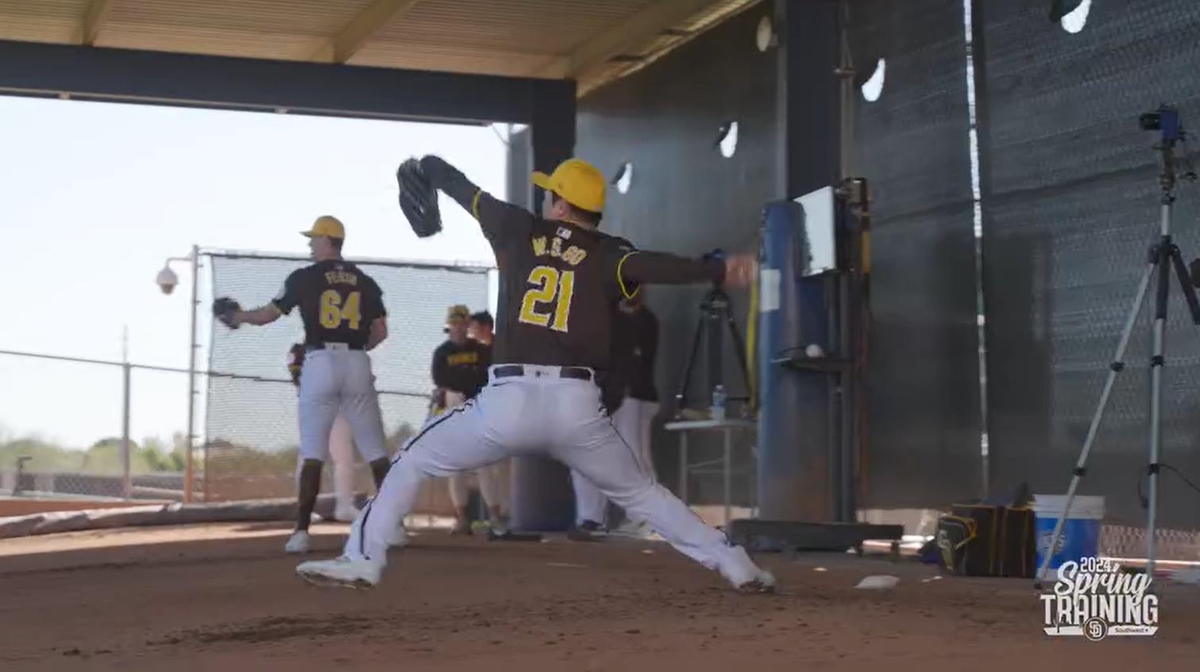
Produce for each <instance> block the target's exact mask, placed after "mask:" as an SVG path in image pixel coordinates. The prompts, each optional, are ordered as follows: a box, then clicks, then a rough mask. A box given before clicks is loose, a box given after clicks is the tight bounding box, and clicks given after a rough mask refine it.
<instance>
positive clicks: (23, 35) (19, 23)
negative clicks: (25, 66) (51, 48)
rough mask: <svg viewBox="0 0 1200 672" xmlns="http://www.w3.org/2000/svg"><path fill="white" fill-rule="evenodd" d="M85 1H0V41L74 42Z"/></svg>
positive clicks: (80, 32)
mask: <svg viewBox="0 0 1200 672" xmlns="http://www.w3.org/2000/svg"><path fill="white" fill-rule="evenodd" d="M86 8H87V0H40V1H39V2H30V1H29V0H0V40H25V41H29V42H55V43H68V44H69V43H78V42H79V41H80V40H81V38H82V36H83V14H84V11H85V10H86Z"/></svg>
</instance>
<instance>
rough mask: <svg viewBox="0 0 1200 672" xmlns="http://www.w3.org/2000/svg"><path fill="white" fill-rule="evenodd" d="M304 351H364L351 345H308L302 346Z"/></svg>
mask: <svg viewBox="0 0 1200 672" xmlns="http://www.w3.org/2000/svg"><path fill="white" fill-rule="evenodd" d="M304 349H305V350H307V351H309V352H312V351H313V350H364V349H365V348H364V347H363V346H361V345H354V344H351V343H309V344H308V345H305V346H304Z"/></svg>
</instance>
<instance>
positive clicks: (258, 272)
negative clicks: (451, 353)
mask: <svg viewBox="0 0 1200 672" xmlns="http://www.w3.org/2000/svg"><path fill="white" fill-rule="evenodd" d="M203 254H204V255H207V256H208V259H209V261H208V264H209V269H210V277H211V279H212V296H229V297H233V298H235V299H237V300H238V301H239V302H240V303H241V304H242V305H243V306H247V307H252V306H260V305H263V304H266V303H267V302H269V301H270V300H271V299H272V298H274V297H275V296H276V295H277V294H278V293H279V291H280V289H281V287H282V286H283V282H284V279H285V278H286V277H287V276H288V274H289V273H291V272H292V271H294V270H296V269H298V268H301V267H303V266H305V265H307V264H309V263H311V261H310V260H309V259H308V258H306V257H299V256H289V255H268V254H259V253H240V252H214V251H209V252H205V253H203ZM351 261H353V262H354V263H355V264H357V265H358V266H359V268H361V269H362V270H363V271H364V272H366V273H367V274H369V275H370V276H371V277H372V278H374V279H375V281H376V282H377V283H378V284H379V286H380V288H382V290H383V301H384V305H385V306H386V308H387V310H388V316H389V317H388V331H389V336H388V339H387V340H386V341H384V342H383V343H382V344H381V345H380V346H379V347H377V348H376V349H375V350H372V351H371V354H370V356H371V362H372V368H373V372H374V374H375V386H376V389H377V390H379V403H380V410H381V411H382V414H383V421H384V429H385V432H386V434H387V436H388V448H389V450H391V451H395V450H396V449H397V448H398V447H399V445H400V444H401V443H402V442H403V440H404V439H405V438H407V437H408V436H409V435H411V434H412V433H414V432H415V431H416V429H417V428H419V427H420V426H421V424H422V423H423V422H424V419H425V415H426V412H427V409H428V399H429V394H430V392H431V391H432V389H433V381H432V378H431V374H430V358H431V356H432V354H433V350H434V349H435V348H436V347H437V346H438V345H439V344H440V343H441V342H442V341H443V340H445V334H444V333H443V325H444V323H445V316H446V309H447V308H448V307H449V306H450V305H453V304H465V305H467V306H468V307H470V308H471V310H473V311H474V310H483V309H485V308H486V307H487V306H488V300H489V283H490V272H491V269H490V268H488V267H484V266H478V265H467V264H431V263H430V264H427V263H421V262H409V261H384V260H351ZM303 340H304V331H303V325H302V323H301V320H300V316H299V313H298V311H294V312H293V313H292V314H291V315H289V316H285V317H283V318H281V319H280V320H279V321H277V322H275V323H273V324H271V325H269V326H267V327H264V328H242V329H236V330H230V329H225V328H224V327H222V326H221V325H219V324H214V326H213V329H212V334H211V338H210V347H209V369H210V371H211V372H212V374H211V375H209V376H208V382H207V390H206V392H207V396H206V403H205V408H206V411H205V419H204V434H203V436H204V440H203V466H202V468H201V470H202V472H203V475H204V476H203V481H202V486H201V487H202V492H203V499H204V501H232V500H245V499H259V498H266V497H290V496H292V495H293V494H294V493H295V473H296V465H297V449H298V445H299V428H298V420H297V390H296V387H295V385H293V384H292V381H291V377H290V376H289V374H288V371H287V352H288V349H289V348H290V347H291V346H292V345H293V344H295V343H300V342H302V341H303ZM356 464H357V467H356V486H357V487H356V489H357V491H358V492H371V491H372V490H373V487H372V485H371V481H370V474H369V470H368V469H367V468H366V466H365V465H364V464H362V461H361V458H358V457H356ZM326 469H327V472H329V471H331V470H332V465H331V464H330V463H328V462H327V463H326ZM331 483H332V476H331V474H329V473H327V474H326V478H323V479H322V489H323V491H329V489H330V484H331ZM439 483H440V480H437V481H432V482H431V485H429V486H427V488H426V492H424V493H423V494H422V497H421V499H420V502H419V505H418V512H421V513H427V512H439V513H440V512H449V511H450V510H451V509H450V508H449V506H448V505H447V503H446V502H444V501H443V500H444V499H445V497H444V493H445V490H446V488H445V486H444V485H440V486H439V485H438V484H439Z"/></svg>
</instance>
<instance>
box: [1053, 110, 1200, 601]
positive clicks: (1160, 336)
mask: <svg viewBox="0 0 1200 672" xmlns="http://www.w3.org/2000/svg"><path fill="white" fill-rule="evenodd" d="M1176 115H1177V113H1176V112H1175V111H1174V109H1173V108H1168V107H1165V106H1164V107H1162V108H1160V109H1159V111H1158V112H1157V113H1151V114H1147V115H1143V116H1142V128H1143V129H1145V130H1161V131H1162V142H1161V143H1160V144H1159V145H1157V146H1156V147H1155V148H1156V149H1157V150H1158V151H1159V152H1160V155H1161V159H1162V173H1161V174H1160V175H1159V184H1160V185H1161V187H1162V198H1161V201H1160V204H1161V206H1160V211H1161V214H1160V227H1161V228H1160V233H1159V239H1158V242H1157V243H1156V244H1154V245H1153V246H1151V247H1150V251H1149V255H1148V259H1147V264H1146V270H1145V272H1144V273H1142V279H1141V282H1140V283H1139V284H1138V290H1137V296H1136V297H1135V298H1134V301H1133V307H1132V308H1131V309H1130V311H1129V316H1128V318H1127V319H1126V320H1125V328H1124V331H1122V332H1121V340H1120V342H1119V343H1118V345H1117V352H1116V355H1114V357H1113V361H1112V363H1111V364H1110V365H1109V371H1108V378H1107V380H1105V381H1104V389H1103V391H1102V392H1101V393H1100V402H1099V404H1098V405H1097V407H1096V413H1095V414H1094V415H1093V416H1092V424H1091V426H1090V427H1089V428H1088V433H1087V438H1086V439H1084V442H1083V450H1082V451H1081V452H1080V454H1079V460H1078V461H1077V462H1076V464H1075V468H1074V470H1073V471H1072V476H1071V485H1070V487H1068V488H1067V502H1066V505H1065V506H1064V507H1063V510H1062V512H1061V513H1060V514H1059V517H1058V520H1057V521H1055V523H1054V533H1053V534H1052V535H1051V537H1050V543H1049V545H1047V546H1046V547H1045V551H1044V552H1043V556H1044V557H1043V559H1042V564H1041V566H1040V567H1039V568H1038V571H1037V574H1035V575H1034V587H1035V588H1038V589H1040V588H1041V583H1042V578H1043V577H1044V576H1045V573H1046V570H1047V568H1049V566H1050V560H1051V557H1052V556H1053V555H1054V553H1055V550H1056V549H1057V548H1058V542H1059V538H1060V537H1061V535H1062V529H1063V523H1064V521H1066V518H1067V514H1068V513H1069V512H1070V510H1071V502H1072V501H1074V499H1075V491H1076V489H1077V488H1078V487H1079V481H1080V480H1081V479H1082V478H1083V477H1084V475H1086V473H1087V460H1088V455H1089V454H1090V453H1091V451H1092V443H1093V442H1094V441H1095V439H1096V434H1097V432H1098V430H1099V428H1100V421H1101V419H1102V418H1103V416H1104V409H1105V407H1106V406H1107V405H1108V397H1109V394H1110V393H1111V392H1112V388H1113V384H1114V383H1115V382H1116V378H1117V374H1119V373H1120V372H1121V371H1122V370H1123V369H1124V368H1125V362H1124V357H1125V348H1126V346H1128V345H1129V338H1130V335H1131V334H1132V333H1133V326H1134V323H1135V322H1136V321H1137V318H1138V315H1139V314H1140V313H1141V309H1142V302H1143V301H1144V300H1145V298H1146V290H1147V289H1148V288H1149V287H1150V278H1151V276H1152V275H1154V273H1155V272H1157V273H1158V277H1157V278H1156V279H1157V281H1158V282H1157V285H1156V287H1155V289H1156V293H1155V298H1154V327H1153V348H1154V352H1153V355H1152V356H1151V357H1150V386H1151V389H1150V445H1149V451H1150V455H1149V460H1148V462H1147V467H1146V475H1147V477H1148V478H1149V481H1150V487H1149V492H1148V495H1147V504H1146V574H1147V576H1153V575H1154V534H1155V521H1156V514H1157V508H1158V501H1157V500H1158V473H1159V470H1160V468H1161V465H1160V463H1159V461H1158V457H1159V446H1160V442H1161V437H1162V369H1163V366H1164V365H1165V364H1166V358H1165V356H1164V341H1165V331H1166V325H1167V303H1168V298H1169V294H1170V288H1171V278H1170V276H1171V273H1172V271H1173V272H1174V273H1175V277H1176V278H1177V279H1178V280H1179V285H1180V288H1181V289H1182V290H1183V296H1184V299H1185V300H1186V301H1187V305H1188V310H1189V311H1190V312H1191V315H1192V323H1193V324H1196V325H1200V302H1198V301H1197V299H1196V290H1195V288H1194V287H1193V285H1192V281H1191V279H1190V277H1189V273H1188V269H1187V266H1186V265H1185V264H1184V263H1183V255H1182V254H1181V253H1180V251H1179V246H1177V245H1176V244H1175V243H1174V241H1173V240H1172V239H1171V207H1172V205H1173V204H1174V203H1175V180H1176V175H1175V161H1176V159H1175V143H1176V142H1177V141H1178V140H1179V139H1180V138H1181V137H1182V136H1183V132H1182V130H1180V127H1179V123H1178V117H1177V116H1176ZM1154 117H1157V118H1159V121H1155V120H1154V119H1153V118H1154ZM1160 127H1161V128H1160ZM1183 177H1184V178H1186V179H1191V180H1195V179H1196V175H1195V174H1194V173H1193V172H1191V171H1188V172H1186V173H1184V175H1183ZM1039 545H1040V544H1039Z"/></svg>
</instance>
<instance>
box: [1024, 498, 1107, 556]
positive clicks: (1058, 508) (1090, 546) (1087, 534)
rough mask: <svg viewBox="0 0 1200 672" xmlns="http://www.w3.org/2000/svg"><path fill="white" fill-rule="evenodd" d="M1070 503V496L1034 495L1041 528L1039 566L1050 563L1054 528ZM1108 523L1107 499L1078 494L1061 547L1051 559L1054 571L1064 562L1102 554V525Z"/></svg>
mask: <svg viewBox="0 0 1200 672" xmlns="http://www.w3.org/2000/svg"><path fill="white" fill-rule="evenodd" d="M1066 504H1067V497H1066V495H1034V496H1033V514H1034V518H1035V520H1036V523H1035V525H1036V529H1037V565H1036V566H1037V567H1039V568H1040V567H1041V566H1042V563H1043V562H1044V561H1045V560H1046V553H1047V551H1049V550H1050V540H1051V538H1052V537H1053V536H1054V525H1055V523H1057V522H1058V517H1059V516H1060V515H1062V512H1063V508H1064V507H1065V506H1066ZM1103 520H1104V498H1103V497H1084V496H1081V495H1077V496H1076V497H1075V500H1074V501H1072V502H1071V511H1070V513H1069V514H1068V515H1067V518H1066V520H1064V521H1063V529H1062V534H1061V535H1060V536H1059V538H1058V546H1057V547H1056V548H1055V550H1054V553H1053V554H1051V556H1050V567H1049V569H1051V570H1056V569H1058V568H1059V566H1060V565H1062V564H1063V563H1064V562H1066V561H1068V560H1075V561H1076V562H1078V561H1079V560H1080V559H1081V558H1094V557H1096V555H1097V554H1098V553H1099V552H1100V523H1101V521H1103Z"/></svg>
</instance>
